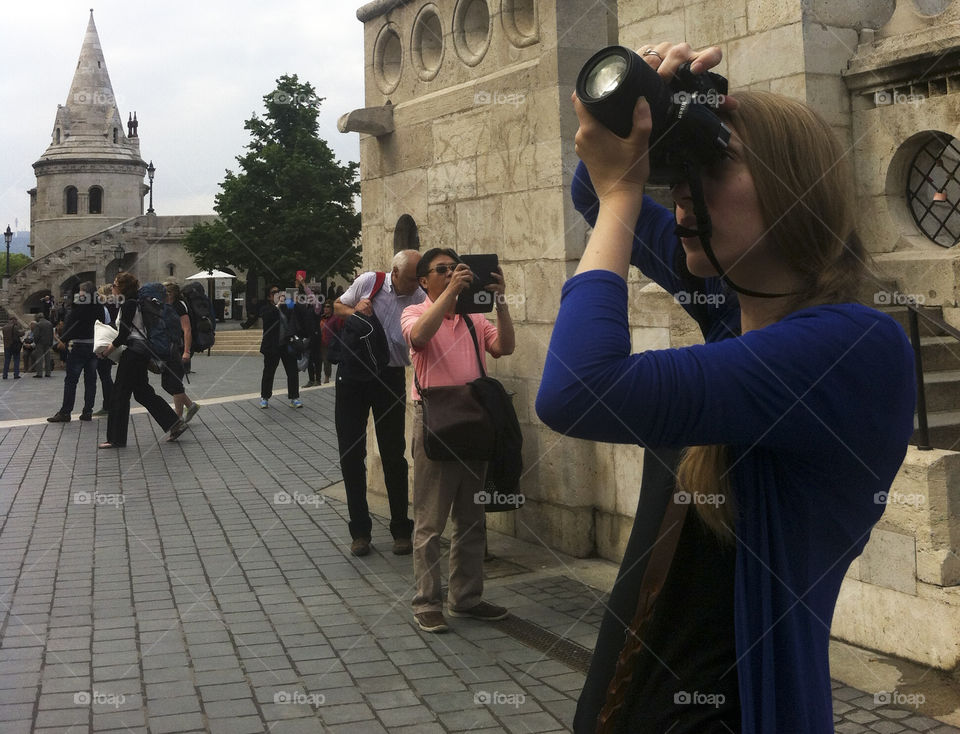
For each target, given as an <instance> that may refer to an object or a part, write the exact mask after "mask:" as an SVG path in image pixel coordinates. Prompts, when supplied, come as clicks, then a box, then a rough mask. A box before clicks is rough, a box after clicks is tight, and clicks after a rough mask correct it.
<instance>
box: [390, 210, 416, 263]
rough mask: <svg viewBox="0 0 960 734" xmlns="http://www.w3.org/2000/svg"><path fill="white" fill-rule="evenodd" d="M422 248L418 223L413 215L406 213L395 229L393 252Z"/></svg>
mask: <svg viewBox="0 0 960 734" xmlns="http://www.w3.org/2000/svg"><path fill="white" fill-rule="evenodd" d="M419 249H420V230H419V229H417V223H416V222H415V221H413V217H411V216H410V215H409V214H404V215H403V216H401V217H400V219H398V220H397V226H396V228H395V229H394V230H393V254H397V253H398V252H400V251H401V250H419Z"/></svg>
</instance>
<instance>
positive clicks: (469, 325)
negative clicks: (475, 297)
mask: <svg viewBox="0 0 960 734" xmlns="http://www.w3.org/2000/svg"><path fill="white" fill-rule="evenodd" d="M461 318H462V319H463V320H464V321H466V322H467V329H468V330H469V331H470V338H471V339H473V348H474V351H475V352H476V354H477V366H478V367H479V368H480V376H481V377H486V376H487V371H486V370H485V369H483V360H481V359H480V342H479V341H477V331H476V329H475V328H474V326H473V319H471V318H470V315H469V314H463V315H462V316H461ZM413 384H414V385H416V386H417V392H418V393H420V396H421V397H423V388H421V387H420V380H418V379H417V368H416V367H414V368H413Z"/></svg>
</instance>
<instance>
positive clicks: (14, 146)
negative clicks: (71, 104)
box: [0, 0, 364, 230]
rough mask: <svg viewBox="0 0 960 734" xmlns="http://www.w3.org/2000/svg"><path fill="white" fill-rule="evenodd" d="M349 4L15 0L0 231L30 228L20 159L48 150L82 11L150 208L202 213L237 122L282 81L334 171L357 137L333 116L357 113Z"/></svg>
mask: <svg viewBox="0 0 960 734" xmlns="http://www.w3.org/2000/svg"><path fill="white" fill-rule="evenodd" d="M363 4H364V3H363V2H357V1H356V0H275V1H274V2H273V3H265V2H262V1H257V2H255V1H254V0H230V1H229V2H228V1H227V0H200V1H199V2H198V1H197V0H193V1H187V0H164V1H163V2H143V1H142V0H123V2H121V0H96V2H93V3H92V4H91V1H90V0H87V1H86V2H77V1H76V0H71V1H69V2H68V1H67V0H32V1H27V0H15V1H11V2H5V3H4V8H3V11H4V12H3V21H4V22H3V44H2V48H0V53H2V55H3V62H2V63H3V74H2V76H0V92H2V96H0V99H2V100H3V105H2V109H0V145H2V150H3V159H2V165H0V229H3V228H5V227H6V225H7V223H8V222H9V224H10V226H11V227H15V224H14V220H15V219H16V220H19V229H21V230H25V229H28V228H29V226H30V203H29V197H28V196H27V193H26V192H27V190H28V189H30V188H33V187H34V186H35V185H36V178H35V176H34V175H33V168H32V165H33V163H34V162H36V160H37V159H38V158H39V157H40V156H41V155H42V154H43V152H44V150H46V148H47V146H48V145H49V144H50V135H51V132H52V130H53V122H54V117H55V115H56V111H57V105H58V104H64V103H65V102H66V99H67V92H68V91H69V89H70V82H71V80H72V79H73V72H74V69H75V67H76V65H77V59H78V58H79V55H80V47H81V45H82V43H83V35H84V32H85V30H86V27H87V21H88V18H89V16H90V8H91V6H92V7H93V9H94V16H93V17H94V22H95V23H96V25H97V31H98V32H99V35H100V44H101V46H102V47H103V53H104V57H105V58H106V62H107V70H108V71H109V73H110V81H111V82H112V83H113V91H114V94H115V95H116V97H117V101H118V107H119V109H120V115H121V117H122V118H123V120H126V119H127V116H128V113H129V112H133V111H136V112H137V118H138V120H139V122H140V127H139V135H140V153H141V155H142V157H143V159H144V160H145V161H149V160H151V159H152V160H153V163H154V165H155V166H156V168H157V173H156V177H155V180H154V208H155V209H156V210H157V214H160V215H165V214H210V213H212V212H213V197H214V195H215V194H216V193H217V191H218V185H219V183H220V181H222V180H223V175H224V170H225V169H227V168H230V169H231V170H234V171H235V170H237V165H236V156H237V155H239V154H240V153H241V152H242V150H243V147H244V145H245V144H246V143H247V142H248V140H249V135H248V133H247V132H246V131H245V130H244V129H243V122H244V120H246V119H247V118H249V117H250V115H251V113H253V112H257V113H258V114H262V112H263V102H262V98H263V96H264V95H265V94H267V93H268V92H270V91H271V90H272V89H273V88H274V82H275V81H276V79H277V77H279V76H281V75H282V74H297V75H298V76H299V77H300V80H301V81H309V82H310V83H311V84H313V85H314V87H315V88H316V90H317V94H318V95H319V96H320V97H325V98H326V100H325V101H324V102H323V104H322V105H321V107H320V135H321V137H323V138H324V139H325V140H327V142H328V143H329V144H330V147H331V148H332V149H333V152H334V154H335V155H336V157H337V158H338V159H339V160H340V162H341V163H344V162H346V161H356V160H359V136H358V135H357V134H356V133H350V134H346V135H343V134H341V133H339V132H338V131H337V125H336V123H337V118H338V117H339V116H340V115H341V114H343V113H345V112H349V111H350V110H353V109H356V108H358V107H362V106H363V26H362V24H361V23H360V21H358V20H357V17H356V10H357V8H358V7H360V6H361V5H363Z"/></svg>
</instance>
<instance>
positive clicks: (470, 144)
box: [433, 109, 491, 163]
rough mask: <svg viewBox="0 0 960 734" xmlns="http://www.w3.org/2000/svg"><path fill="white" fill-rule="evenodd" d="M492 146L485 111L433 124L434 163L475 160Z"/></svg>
mask: <svg viewBox="0 0 960 734" xmlns="http://www.w3.org/2000/svg"><path fill="white" fill-rule="evenodd" d="M490 144H491V135H490V125H489V122H488V120H487V118H486V115H485V114H484V111H483V110H482V109H481V110H477V111H476V112H469V113H467V114H465V115H462V116H458V117H444V118H442V119H439V120H437V121H436V122H435V123H434V124H433V153H434V162H436V163H446V162H449V161H455V160H458V159H461V158H473V157H475V156H476V155H477V154H478V153H480V152H481V151H485V150H488V149H489V147H490Z"/></svg>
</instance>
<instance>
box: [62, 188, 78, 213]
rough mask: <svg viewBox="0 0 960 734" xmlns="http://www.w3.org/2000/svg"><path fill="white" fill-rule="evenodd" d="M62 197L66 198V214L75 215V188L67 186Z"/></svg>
mask: <svg viewBox="0 0 960 734" xmlns="http://www.w3.org/2000/svg"><path fill="white" fill-rule="evenodd" d="M64 195H65V197H66V212H67V214H76V213H77V187H76V186H67V189H66V191H64Z"/></svg>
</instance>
